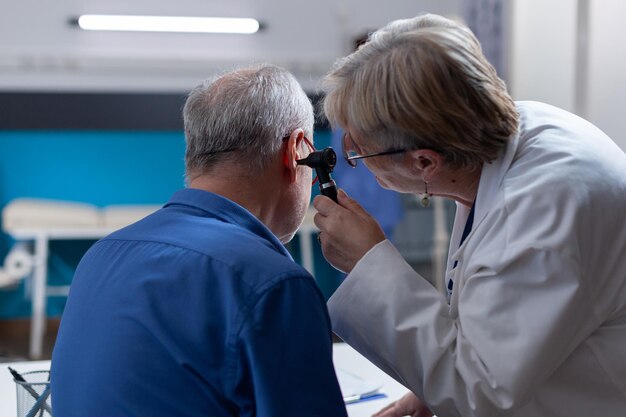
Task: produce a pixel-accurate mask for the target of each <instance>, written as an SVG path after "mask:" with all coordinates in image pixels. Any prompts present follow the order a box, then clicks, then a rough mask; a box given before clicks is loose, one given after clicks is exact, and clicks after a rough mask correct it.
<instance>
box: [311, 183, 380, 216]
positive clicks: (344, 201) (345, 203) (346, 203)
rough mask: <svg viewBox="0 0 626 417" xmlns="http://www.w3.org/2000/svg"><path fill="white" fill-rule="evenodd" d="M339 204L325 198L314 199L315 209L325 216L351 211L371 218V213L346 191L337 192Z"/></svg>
mask: <svg viewBox="0 0 626 417" xmlns="http://www.w3.org/2000/svg"><path fill="white" fill-rule="evenodd" d="M337 202H338V204H337V203H335V202H334V201H332V200H331V199H330V198H328V197H325V196H321V195H320V196H317V197H315V199H313V207H315V209H316V210H317V211H318V212H319V213H322V214H323V215H329V214H330V213H335V212H340V211H341V210H342V209H343V210H348V211H351V212H353V213H355V214H358V215H359V216H361V217H370V215H369V213H368V212H367V211H365V209H364V208H363V207H361V205H360V204H359V203H357V201H356V200H353V199H352V198H350V197H349V196H348V194H346V192H345V191H344V190H341V189H340V190H339V191H338V192H337Z"/></svg>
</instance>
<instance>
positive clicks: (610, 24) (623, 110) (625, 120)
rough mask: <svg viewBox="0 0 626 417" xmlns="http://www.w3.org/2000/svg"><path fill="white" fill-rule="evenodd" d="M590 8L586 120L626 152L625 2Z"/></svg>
mask: <svg viewBox="0 0 626 417" xmlns="http://www.w3.org/2000/svg"><path fill="white" fill-rule="evenodd" d="M590 6H591V7H590V22H589V23H590V25H589V26H590V38H589V54H590V61H589V90H588V93H587V96H588V97H589V109H588V118H589V120H590V121H591V122H593V123H594V124H596V125H598V126H599V127H600V128H601V129H602V130H604V131H605V132H606V133H607V134H608V135H609V136H610V137H611V138H612V139H613V140H614V141H615V142H617V144H618V145H620V147H621V148H622V150H624V151H626V27H625V26H624V22H625V20H626V1H624V0H592V1H591V3H590Z"/></svg>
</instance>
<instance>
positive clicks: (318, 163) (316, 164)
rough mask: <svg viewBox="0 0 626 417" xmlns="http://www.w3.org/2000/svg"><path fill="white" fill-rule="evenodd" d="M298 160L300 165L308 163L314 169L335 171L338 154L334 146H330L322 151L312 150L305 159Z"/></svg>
mask: <svg viewBox="0 0 626 417" xmlns="http://www.w3.org/2000/svg"><path fill="white" fill-rule="evenodd" d="M296 162H297V163H298V165H306V166H308V167H311V168H314V169H317V168H321V169H323V170H325V171H326V172H333V169H334V168H335V165H336V164H337V154H336V153H335V151H334V150H333V148H331V147H328V148H326V149H322V150H321V151H315V152H311V153H310V154H309V156H307V157H306V158H304V159H298V160H297V161H296Z"/></svg>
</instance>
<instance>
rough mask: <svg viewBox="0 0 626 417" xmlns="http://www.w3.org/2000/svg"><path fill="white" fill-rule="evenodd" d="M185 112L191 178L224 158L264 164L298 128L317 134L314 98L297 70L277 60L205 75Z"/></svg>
mask: <svg viewBox="0 0 626 417" xmlns="http://www.w3.org/2000/svg"><path fill="white" fill-rule="evenodd" d="M183 118H184V122H185V141H186V144H187V149H186V152H185V175H186V177H187V180H189V177H190V175H191V174H193V175H198V174H203V173H206V172H208V171H209V170H210V169H211V168H212V167H213V166H214V165H215V164H216V163H218V162H221V161H224V160H237V161H238V162H241V163H243V164H246V165H248V166H250V167H251V168H253V169H261V170H262V169H265V168H266V167H267V166H268V164H269V162H270V160H271V156H273V155H275V154H276V153H277V152H278V151H279V149H280V148H281V146H282V138H283V137H285V136H287V135H289V134H290V133H291V132H292V131H293V130H295V129H297V128H301V129H303V130H304V134H305V136H306V137H307V138H309V139H310V140H311V141H312V140H313V107H312V105H311V102H310V101H309V99H308V97H307V95H306V94H305V92H304V91H303V90H302V87H301V86H300V84H298V82H297V81H296V79H295V77H294V76H293V75H292V74H290V73H289V72H288V71H287V70H285V69H282V68H279V67H276V66H272V65H257V66H254V67H249V68H243V69H239V70H236V71H232V72H228V73H226V74H222V75H218V76H215V77H213V78H210V79H207V80H205V81H204V82H203V83H202V84H200V85H198V86H197V87H196V88H194V89H193V90H192V91H191V92H190V93H189V96H188V97H187V102H186V103H185V107H184V110H183Z"/></svg>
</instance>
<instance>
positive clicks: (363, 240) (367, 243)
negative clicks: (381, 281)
mask: <svg viewBox="0 0 626 417" xmlns="http://www.w3.org/2000/svg"><path fill="white" fill-rule="evenodd" d="M337 200H338V202H339V204H335V202H333V201H332V200H331V199H330V198H328V197H325V196H322V195H319V196H317V197H315V200H313V206H314V207H315V209H316V210H317V213H316V214H315V218H314V221H315V225H316V226H317V227H318V228H319V229H320V234H319V235H318V239H319V241H320V245H321V246H322V252H323V253H324V257H325V258H326V260H327V261H328V262H329V263H330V264H331V265H332V266H334V267H335V268H337V269H338V270H340V271H343V272H347V273H349V272H350V271H351V270H352V268H354V265H356V263H357V262H358V261H359V259H361V258H362V257H363V255H365V254H366V253H367V252H368V251H369V250H370V249H371V248H373V247H374V246H376V244H377V243H379V242H382V241H383V240H385V234H384V233H383V230H382V229H381V227H380V225H379V224H378V223H377V222H376V220H375V219H374V218H373V217H372V216H370V215H369V214H368V213H367V212H366V211H365V210H364V209H363V207H361V205H360V204H359V203H357V202H356V201H355V200H353V199H351V198H350V197H348V195H347V194H346V193H345V192H344V191H343V190H339V192H338V193H337Z"/></svg>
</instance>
